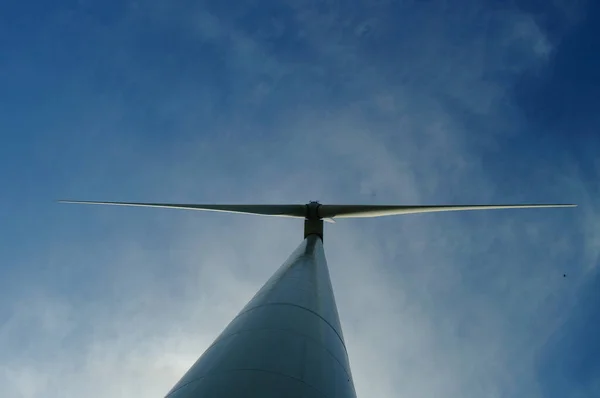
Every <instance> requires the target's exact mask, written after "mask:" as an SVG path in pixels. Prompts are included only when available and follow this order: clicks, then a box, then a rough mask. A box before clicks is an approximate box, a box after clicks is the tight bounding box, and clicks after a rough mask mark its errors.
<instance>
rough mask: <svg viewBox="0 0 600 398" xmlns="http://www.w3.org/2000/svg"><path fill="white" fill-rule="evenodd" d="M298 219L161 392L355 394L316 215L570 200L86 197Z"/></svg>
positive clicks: (203, 395) (182, 397)
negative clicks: (276, 260)
mask: <svg viewBox="0 0 600 398" xmlns="http://www.w3.org/2000/svg"><path fill="white" fill-rule="evenodd" d="M60 202H62V203H84V204H98V205H116V206H139V207H162V208H175V209H191V210H206V211H217V212H226V213H243V214H255V215H261V216H275V217H293V218H301V219H304V240H303V241H302V242H301V243H300V245H299V246H298V248H297V249H296V250H295V251H294V252H293V253H292V254H291V255H290V257H289V258H288V259H287V261H286V262H285V263H283V265H282V266H281V267H280V268H279V269H278V270H277V271H276V272H275V273H274V274H273V276H271V278H270V279H269V280H268V281H267V283H265V285H264V286H263V287H262V288H261V289H260V290H259V291H258V292H257V293H256V294H255V295H254V297H253V298H252V299H251V300H250V301H249V302H248V304H246V306H245V307H244V308H243V309H242V310H241V311H240V312H239V314H238V315H237V316H236V317H235V318H234V319H233V320H232V321H231V322H230V323H229V325H228V326H227V327H226V328H225V330H223V332H222V333H221V334H220V335H219V336H218V337H217V339H216V340H215V341H214V342H213V343H212V344H211V345H210V346H209V347H208V349H207V350H206V351H205V352H204V354H202V356H201V357H200V358H199V359H198V360H197V361H196V363H195V364H194V365H193V366H192V367H191V368H190V369H189V370H188V371H187V373H185V375H184V376H183V377H182V378H181V379H180V380H179V382H178V383H177V384H175V386H174V387H173V388H172V389H171V390H170V391H169V393H168V394H167V395H166V398H209V397H210V398H213V397H218V398H241V397H262V398H275V397H277V398H280V397H281V398H308V397H315V398H317V397H319V398H352V397H356V391H355V389H354V382H353V380H352V373H351V371H350V364H349V360H348V353H347V351H346V344H345V342H344V336H343V334H342V328H341V325H340V320H339V316H338V311H337V306H336V304H335V297H334V295H333V290H332V287H331V280H330V277H329V270H328V268H327V262H326V260H325V253H324V251H323V221H329V222H333V220H334V219H337V218H363V217H380V216H391V215H398V214H414V213H429V212H440V211H457V210H493V209H513V208H520V209H526V208H544V207H575V206H576V205H572V204H521V205H459V206H454V205H448V206H396V205H391V206H385V205H322V204H320V203H319V202H309V203H308V204H306V205H301V204H291V205H240V204H233V205H214V204H213V205H203V204H169V203H131V202H92V201H70V200H68V201H67V200H63V201H60Z"/></svg>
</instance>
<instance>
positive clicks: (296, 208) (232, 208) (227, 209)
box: [59, 200, 306, 218]
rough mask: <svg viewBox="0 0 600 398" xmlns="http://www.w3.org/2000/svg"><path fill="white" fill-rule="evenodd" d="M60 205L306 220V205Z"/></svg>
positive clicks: (79, 202)
mask: <svg viewBox="0 0 600 398" xmlns="http://www.w3.org/2000/svg"><path fill="white" fill-rule="evenodd" d="M59 203H77V204H91V205H111V206H136V207H160V208H168V209H186V210H204V211H217V212H223V213H239V214H255V215H260V216H274V217H293V218H304V217H305V216H306V206H305V205H209V204H176V203H135V202H95V201H85V200H59Z"/></svg>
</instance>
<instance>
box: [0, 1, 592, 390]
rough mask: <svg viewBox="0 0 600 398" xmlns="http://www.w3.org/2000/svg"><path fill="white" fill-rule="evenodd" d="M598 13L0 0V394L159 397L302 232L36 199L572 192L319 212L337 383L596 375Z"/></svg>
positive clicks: (588, 382) (430, 198)
mask: <svg viewBox="0 0 600 398" xmlns="http://www.w3.org/2000/svg"><path fill="white" fill-rule="evenodd" d="M599 26H600V3H597V2H589V3H588V2H585V1H562V0H554V1H539V2H538V1H533V0H531V1H524V2H496V1H468V0H455V1H452V2H448V1H441V0H430V1H393V0H382V1H379V0H377V1H376V0H369V1H352V2H350V1H346V2H344V1H305V0H303V1H281V0H261V1H237V2H229V1H201V0H194V1H185V0H184V1H178V2H172V1H161V0H148V1H133V0H131V1H130V0H126V1H102V2H100V1H98V2H93V1H89V0H79V1H53V2H42V1H30V2H16V1H9V2H3V3H2V5H0V50H1V51H0V135H1V138H2V141H1V143H0V181H2V184H1V185H0V186H1V188H0V193H1V195H0V205H2V206H0V397H7V398H13V397H15V398H38V397H39V398H42V397H43V398H54V397H57V398H58V397H60V398H65V397H82V396H85V397H89V398H96V397H97V398H100V397H133V396H140V397H141V396H148V397H150V396H154V397H161V396H164V395H165V394H166V393H167V392H168V390H169V389H170V388H171V387H172V386H173V385H174V384H175V383H176V382H177V380H178V379H179V378H180V377H181V376H182V375H183V373H184V372H185V371H186V370H187V369H188V368H189V366H190V365H191V364H192V363H193V362H194V361H195V360H196V359H197V357H198V356H199V355H200V354H201V353H202V352H203V351H204V349H206V348H207V347H208V345H209V344H210V343H211V342H212V341H213V339H214V338H216V336H217V335H218V333H219V332H220V331H221V330H222V329H223V328H224V327H225V326H226V325H227V323H228V322H229V320H230V319H231V318H232V317H233V316H235V314H236V313H237V312H238V311H239V310H240V309H241V308H242V306H243V305H244V304H245V303H246V302H247V301H248V300H249V299H250V298H251V297H252V295H253V294H254V293H255V291H256V290H258V288H260V286H261V285H262V284H263V283H264V282H265V281H266V279H267V278H268V277H269V276H270V275H271V274H272V273H273V272H274V271H275V270H276V269H277V268H278V267H279V265H280V264H281V263H282V262H283V261H284V260H285V259H286V258H287V256H288V255H289V254H290V253H291V251H292V250H293V249H294V248H295V247H296V246H297V245H298V244H299V243H300V241H301V239H302V222H301V221H298V220H294V219H274V218H260V217H253V216H247V215H227V214H219V213H200V212H185V211H181V210H166V209H140V208H115V207H106V208H103V207H96V206H94V207H91V206H77V205H66V204H57V203H56V202H55V200H56V199H61V198H68V199H83V200H129V201H160V202H167V201H172V202H179V203H190V202H199V203H219V202H228V203H280V202H286V203H305V202H308V201H309V200H320V201H321V202H327V203H372V204H392V203H397V204H458V203H511V202H550V203H553V202H559V203H560V202H564V203H577V204H579V207H578V208H576V209H542V210H514V211H491V212H468V213H463V214H450V213H441V214H424V215H409V216H403V217H392V218H387V219H373V220H339V221H338V222H337V223H336V224H333V225H329V224H327V225H326V226H325V228H326V229H325V234H326V237H325V250H326V255H327V259H328V263H329V267H330V272H331V277H332V282H333V285H334V291H335V293H336V297H337V302H338V307H339V312H340V317H341V321H342V327H343V329H344V335H345V337H346V342H347V346H348V351H349V355H350V362H351V366H352V372H353V375H354V379H355V380H354V381H355V385H356V390H357V394H358V396H359V397H363V398H364V397H380V398H392V397H411V398H421V397H423V398H425V397H448V398H450V397H466V398H471V397H473V398H475V397H478V398H479V397H523V398H525V397H526V398H536V397H540V398H542V397H543V398H592V397H594V398H596V397H599V396H600V359H598V358H600V338H599V337H598V335H599V333H598V332H597V328H598V327H599V326H600V276H599V267H598V265H599V261H600V260H599V258H600V257H599V256H600V203H599V199H598V198H599V197H600V196H599V194H600V183H599V181H600V156H599V155H598V154H600V132H599V128H600V116H599V115H600V113H598V111H597V110H598V109H600V90H599V88H598V87H600V72H599V71H600V55H599V54H600V41H599V40H598V37H600V28H599ZM563 274H567V277H566V278H564V277H563Z"/></svg>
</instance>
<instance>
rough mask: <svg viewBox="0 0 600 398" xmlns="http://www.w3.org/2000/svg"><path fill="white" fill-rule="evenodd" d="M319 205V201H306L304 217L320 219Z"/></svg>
mask: <svg viewBox="0 0 600 398" xmlns="http://www.w3.org/2000/svg"><path fill="white" fill-rule="evenodd" d="M319 207H321V204H320V203H319V202H316V201H311V202H308V204H307V205H306V219H307V220H320V219H321V217H320V216H319Z"/></svg>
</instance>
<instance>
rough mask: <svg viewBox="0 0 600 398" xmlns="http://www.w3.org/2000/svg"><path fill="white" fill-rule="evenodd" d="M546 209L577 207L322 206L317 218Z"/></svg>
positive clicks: (567, 205)
mask: <svg viewBox="0 0 600 398" xmlns="http://www.w3.org/2000/svg"><path fill="white" fill-rule="evenodd" d="M546 207H577V205H573V204H515V205H442V206H397V205H391V206H388V205H322V206H320V207H319V216H320V217H323V218H334V217H335V218H370V217H382V216H393V215H398V214H415V213H433V212H440V211H464V210H497V209H533V208H546Z"/></svg>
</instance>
